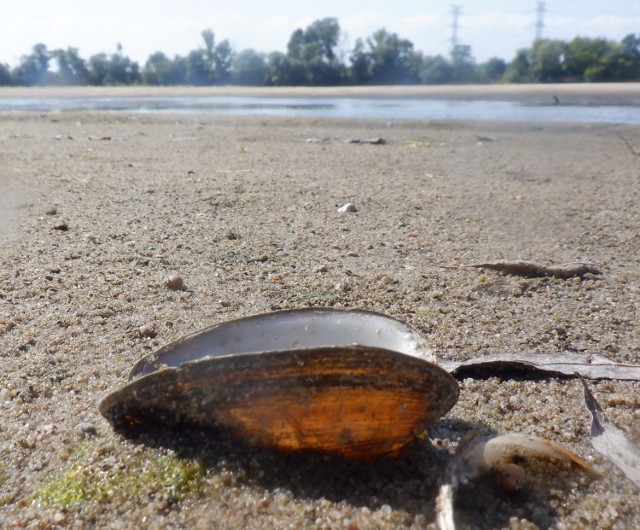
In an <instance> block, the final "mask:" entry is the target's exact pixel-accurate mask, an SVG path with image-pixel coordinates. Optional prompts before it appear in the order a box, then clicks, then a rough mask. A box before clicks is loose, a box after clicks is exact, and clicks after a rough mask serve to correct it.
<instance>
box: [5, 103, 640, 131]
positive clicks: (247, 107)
mask: <svg viewBox="0 0 640 530" xmlns="http://www.w3.org/2000/svg"><path fill="white" fill-rule="evenodd" d="M12 111H20V112H65V111H106V112H140V113H185V114H214V115H237V116H284V117H304V116H310V117H323V118H371V119H417V120H498V121H536V122H564V123H571V122H577V123H624V124H636V125H637V124H640V104H638V105H626V106H610V105H607V106H600V105H562V104H561V105H554V104H553V103H552V102H550V104H540V103H523V102H516V101H478V100H450V99H447V100H442V99H414V98H409V99H380V98H273V97H268V98H264V97H218V96H213V97H211V96H210V97H183V96H174V97H115V98H108V97H95V98H94V97H87V98H2V99H0V112H12Z"/></svg>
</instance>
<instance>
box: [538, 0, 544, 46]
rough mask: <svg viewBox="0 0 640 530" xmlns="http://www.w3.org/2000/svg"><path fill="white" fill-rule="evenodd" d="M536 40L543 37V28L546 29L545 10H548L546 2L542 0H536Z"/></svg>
mask: <svg viewBox="0 0 640 530" xmlns="http://www.w3.org/2000/svg"><path fill="white" fill-rule="evenodd" d="M536 4H537V6H536V13H537V16H536V40H537V41H538V40H540V39H541V38H542V30H543V29H544V12H545V11H546V4H545V2H542V1H541V0H536Z"/></svg>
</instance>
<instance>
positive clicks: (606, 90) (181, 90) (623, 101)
mask: <svg viewBox="0 0 640 530" xmlns="http://www.w3.org/2000/svg"><path fill="white" fill-rule="evenodd" d="M114 96H127V97H149V96H153V97H170V96H183V97H188V96H190V97H195V96H239V97H241V96H245V97H286V98H309V97H313V98H323V97H327V98H336V97H348V98H426V99H474V100H502V101H522V102H527V103H534V104H535V103H544V104H548V103H549V102H553V101H554V96H555V97H557V98H558V100H559V101H560V102H561V104H569V105H572V104H573V105H575V104H580V105H590V104H598V105H637V104H638V102H639V101H640V83H563V84H532V85H529V84H522V85H516V84H498V85H395V86H337V87H237V86H216V87H193V86H169V87H151V86H128V87H73V86H70V87H28V88H24V87H0V98H3V97H12V98H38V97H59V98H83V97H114Z"/></svg>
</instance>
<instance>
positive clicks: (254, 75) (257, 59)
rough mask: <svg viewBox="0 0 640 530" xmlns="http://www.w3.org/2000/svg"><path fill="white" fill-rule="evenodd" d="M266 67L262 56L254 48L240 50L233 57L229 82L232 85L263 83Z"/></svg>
mask: <svg viewBox="0 0 640 530" xmlns="http://www.w3.org/2000/svg"><path fill="white" fill-rule="evenodd" d="M266 73H267V68H266V65H265V60H264V56H263V55H262V54H260V53H258V52H256V51H255V50H251V49H248V50H242V51H241V52H240V53H237V54H236V55H234V57H233V63H232V65H231V82H232V83H233V84H234V85H243V86H260V85H264V83H265V79H266Z"/></svg>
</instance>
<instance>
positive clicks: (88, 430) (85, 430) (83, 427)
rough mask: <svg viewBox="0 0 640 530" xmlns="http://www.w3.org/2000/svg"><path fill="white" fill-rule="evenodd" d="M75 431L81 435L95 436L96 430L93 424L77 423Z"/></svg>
mask: <svg viewBox="0 0 640 530" xmlns="http://www.w3.org/2000/svg"><path fill="white" fill-rule="evenodd" d="M76 431H78V432H81V433H82V434H87V435H89V436H97V435H98V430H97V429H96V426H95V425H94V424H93V423H89V422H86V421H83V422H80V423H78V425H76Z"/></svg>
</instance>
